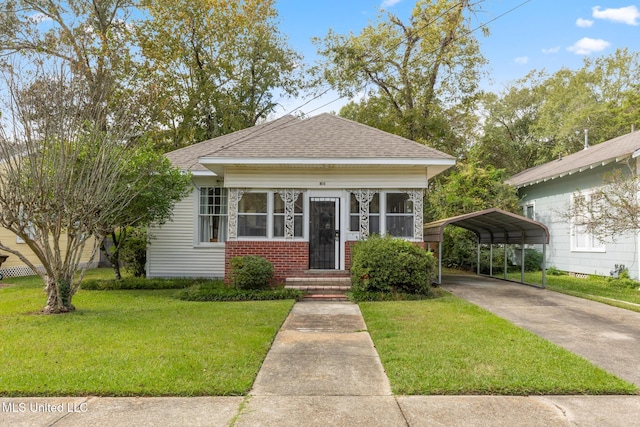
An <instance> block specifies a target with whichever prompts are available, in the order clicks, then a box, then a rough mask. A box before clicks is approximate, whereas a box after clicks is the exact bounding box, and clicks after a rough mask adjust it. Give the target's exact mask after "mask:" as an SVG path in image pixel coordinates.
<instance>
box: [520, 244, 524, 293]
mask: <svg viewBox="0 0 640 427" xmlns="http://www.w3.org/2000/svg"><path fill="white" fill-rule="evenodd" d="M520 249H521V252H522V253H521V254H520V283H524V236H522V243H521V244H520Z"/></svg>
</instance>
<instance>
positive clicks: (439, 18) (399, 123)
mask: <svg viewBox="0 0 640 427" xmlns="http://www.w3.org/2000/svg"><path fill="white" fill-rule="evenodd" d="M473 12H474V10H473V6H472V5H470V3H468V2H455V1H452V0H420V1H417V2H416V4H415V7H414V9H413V11H412V14H411V16H409V17H408V19H407V20H406V21H404V22H403V21H402V20H401V19H400V18H398V17H397V16H395V15H393V14H392V13H385V14H383V13H381V14H380V16H379V17H378V20H377V22H373V23H372V24H370V25H369V26H367V27H365V28H363V29H362V31H361V32H360V33H359V34H353V33H350V34H337V33H335V32H333V31H329V33H328V34H327V35H326V36H325V37H324V38H323V39H319V38H318V39H315V40H314V43H315V44H316V45H317V46H318V52H319V54H320V55H321V56H322V57H323V60H322V62H321V63H320V64H319V65H318V66H317V67H316V68H315V69H314V72H315V74H316V75H318V76H320V77H321V78H322V79H324V80H326V81H327V82H328V83H329V84H331V85H332V86H333V87H334V88H336V89H337V91H338V92H339V93H340V94H341V95H343V96H346V97H349V98H353V97H354V95H355V94H356V93H359V92H361V91H362V88H363V87H364V88H367V94H366V96H364V97H363V100H362V101H360V102H359V103H351V104H349V105H347V107H346V108H345V109H343V110H342V111H341V112H340V114H341V115H344V116H345V117H348V118H350V119H354V120H357V121H359V122H361V123H365V124H367V125H370V126H374V127H379V128H380V129H384V130H387V131H390V132H393V133H395V134H398V135H401V136H403V137H406V138H409V139H412V140H414V141H419V142H424V143H428V144H429V145H431V146H433V147H435V148H438V149H441V150H444V151H446V152H448V153H451V154H454V153H455V154H459V153H461V152H462V151H463V147H464V142H465V141H464V138H460V137H459V135H460V134H464V133H465V131H469V129H470V127H471V126H470V124H471V123H473V122H474V120H473V118H474V117H475V116H473V115H472V114H465V113H470V112H471V110H470V107H472V106H473V104H474V102H473V100H474V99H475V97H476V96H477V94H478V92H479V87H478V82H479V81H480V80H481V78H480V77H481V74H482V72H481V68H482V65H483V64H484V63H485V59H484V58H483V56H482V54H481V52H480V48H479V43H478V41H477V40H476V38H475V33H474V32H473V31H471V21H470V19H469V18H468V16H470V14H471V13H473ZM382 76H384V77H382Z"/></svg>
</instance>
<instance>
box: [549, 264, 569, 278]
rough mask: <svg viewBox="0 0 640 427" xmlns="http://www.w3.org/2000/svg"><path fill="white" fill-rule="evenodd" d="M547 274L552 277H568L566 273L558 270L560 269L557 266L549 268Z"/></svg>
mask: <svg viewBox="0 0 640 427" xmlns="http://www.w3.org/2000/svg"><path fill="white" fill-rule="evenodd" d="M547 274H548V275H550V276H566V275H567V273H566V272H565V271H562V270H558V268H557V267H556V266H555V265H552V266H551V267H549V268H547Z"/></svg>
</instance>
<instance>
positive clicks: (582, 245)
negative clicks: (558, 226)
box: [571, 194, 605, 252]
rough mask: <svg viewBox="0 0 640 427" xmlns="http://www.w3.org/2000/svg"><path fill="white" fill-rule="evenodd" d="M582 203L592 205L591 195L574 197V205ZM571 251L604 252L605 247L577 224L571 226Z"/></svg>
mask: <svg viewBox="0 0 640 427" xmlns="http://www.w3.org/2000/svg"><path fill="white" fill-rule="evenodd" d="M576 201H580V202H581V203H585V204H586V205H588V204H590V203H592V200H591V196H590V195H589V194H580V195H574V196H573V203H575V202H576ZM571 250H572V251H584V252H604V251H605V246H604V244H603V243H602V242H600V241H599V240H598V239H597V238H596V237H595V236H593V235H592V234H590V233H588V232H587V231H586V230H585V229H584V227H583V226H580V225H578V224H576V223H575V221H574V222H573V223H572V224H571Z"/></svg>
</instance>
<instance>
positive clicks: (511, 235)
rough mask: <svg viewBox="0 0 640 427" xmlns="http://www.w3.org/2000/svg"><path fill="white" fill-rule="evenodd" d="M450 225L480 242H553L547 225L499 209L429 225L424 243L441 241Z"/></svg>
mask: <svg viewBox="0 0 640 427" xmlns="http://www.w3.org/2000/svg"><path fill="white" fill-rule="evenodd" d="M447 225H456V226H458V227H462V228H465V229H467V230H470V231H472V232H474V233H475V234H476V236H478V243H507V244H521V243H524V244H545V243H549V229H548V228H547V227H546V226H545V225H544V224H542V223H540V222H538V221H534V220H532V219H529V218H526V217H524V216H521V215H516V214H514V213H511V212H507V211H503V210H502V209H498V208H492V209H486V210H483V211H478V212H473V213H470V214H465V215H459V216H454V217H451V218H446V219H441V220H439V221H434V222H430V223H429V224H425V225H424V241H425V242H441V241H442V240H443V232H444V228H445V227H446V226H447Z"/></svg>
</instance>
